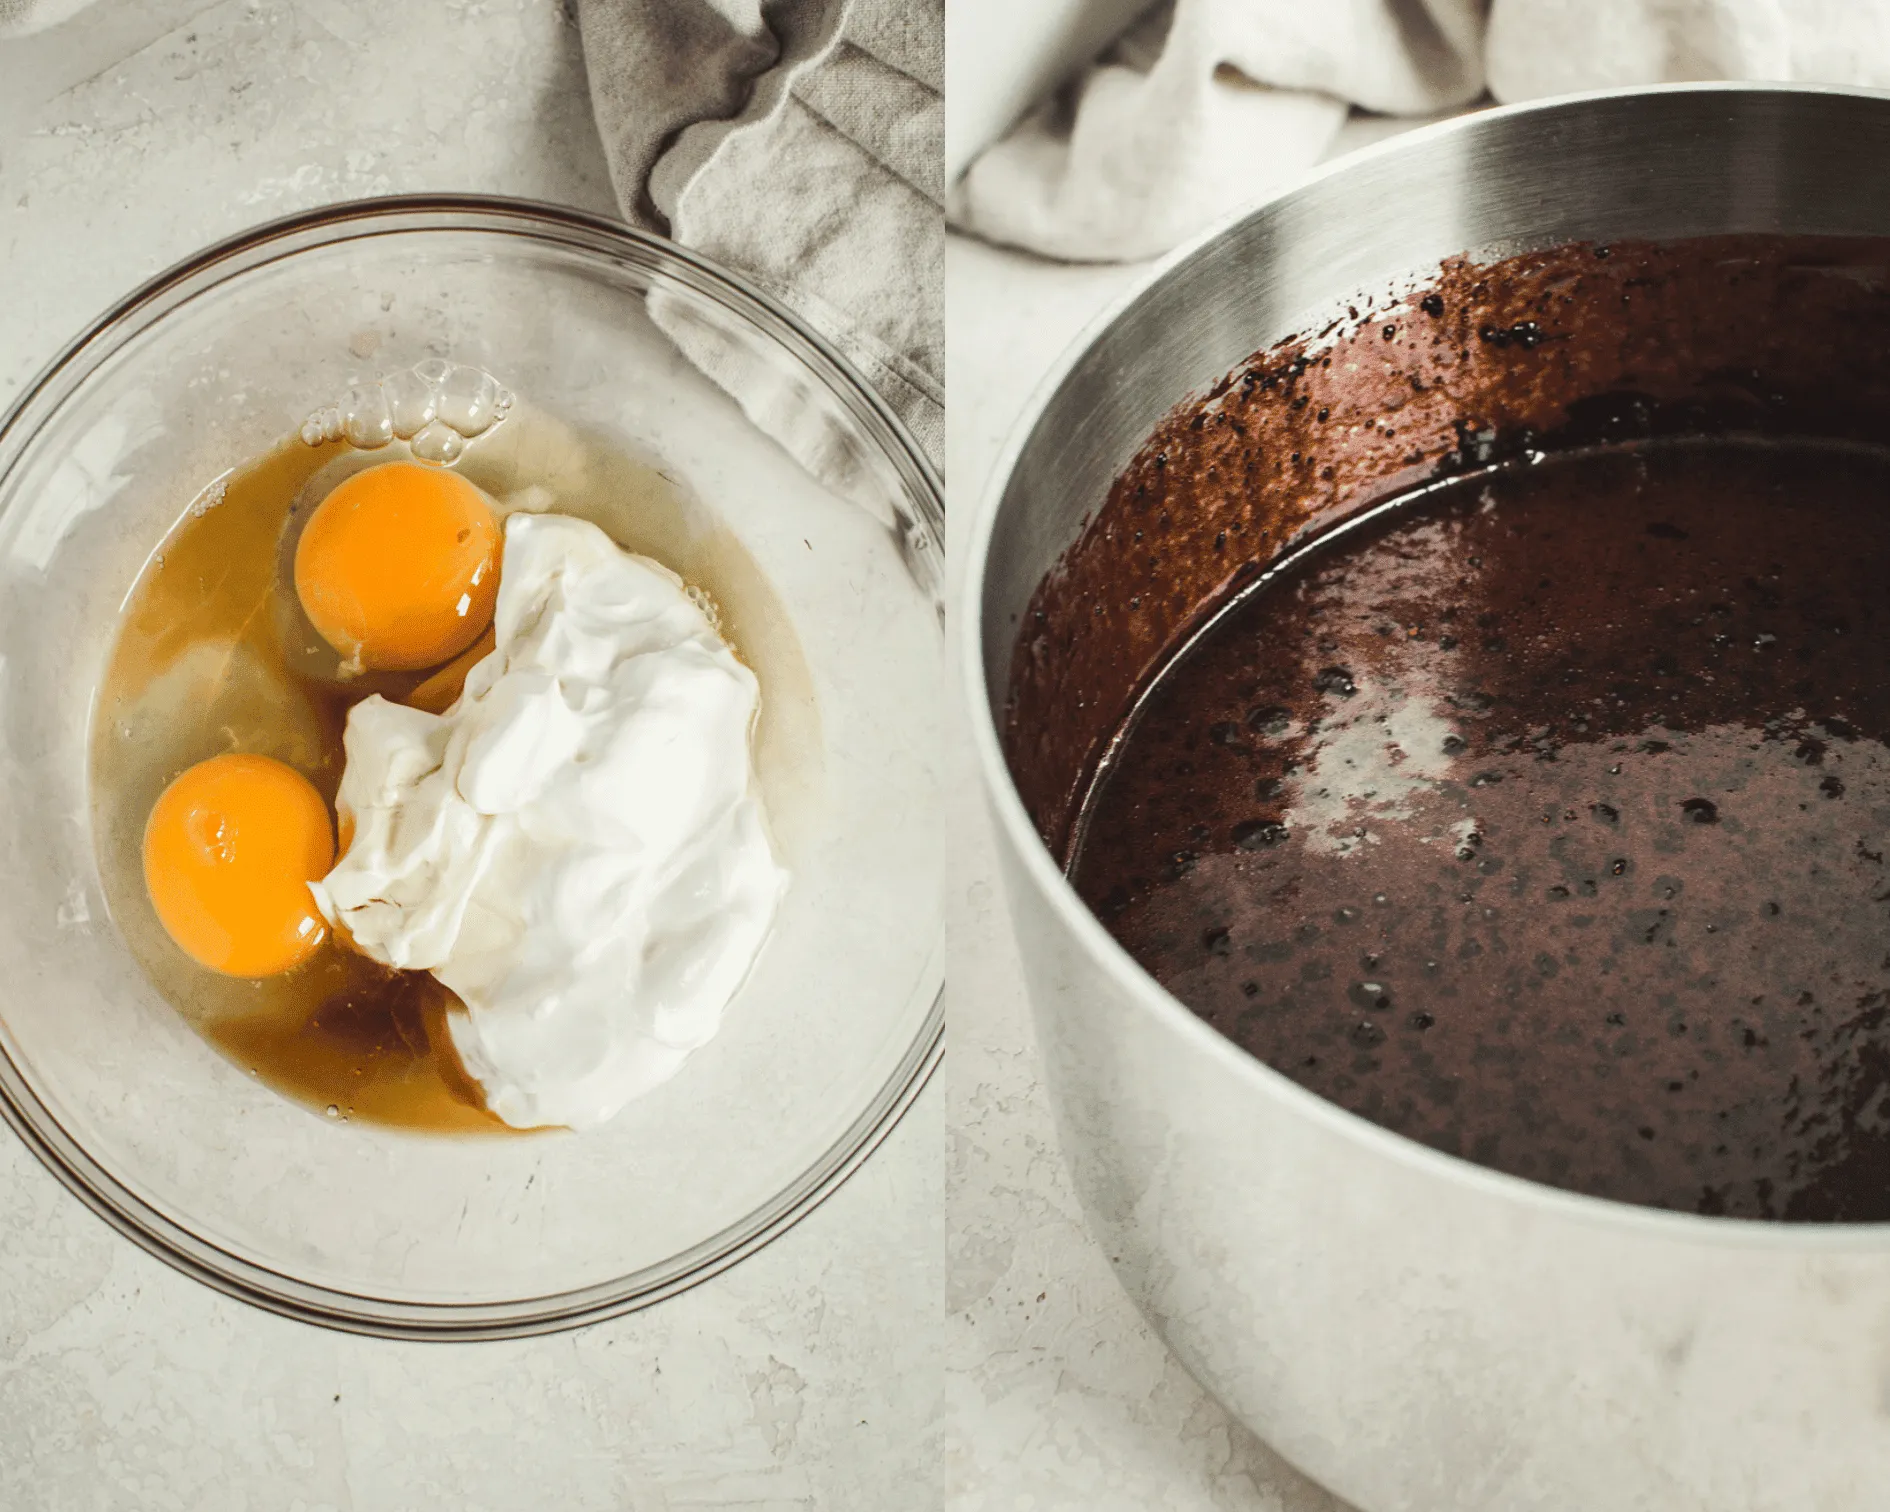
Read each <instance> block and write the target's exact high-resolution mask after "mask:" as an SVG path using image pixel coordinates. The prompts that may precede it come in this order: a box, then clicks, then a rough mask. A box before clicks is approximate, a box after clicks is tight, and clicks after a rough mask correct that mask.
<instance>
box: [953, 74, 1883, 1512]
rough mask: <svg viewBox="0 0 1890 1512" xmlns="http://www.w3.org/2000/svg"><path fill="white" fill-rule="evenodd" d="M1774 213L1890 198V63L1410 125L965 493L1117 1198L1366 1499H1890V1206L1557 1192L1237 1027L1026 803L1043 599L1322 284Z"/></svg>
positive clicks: (1308, 1442)
mask: <svg viewBox="0 0 1890 1512" xmlns="http://www.w3.org/2000/svg"><path fill="white" fill-rule="evenodd" d="M1748 231H1749V232H1768V233H1785V234H1798V233H1803V234H1807V235H1811V234H1822V235H1846V234H1862V235H1873V236H1884V235H1890V96H1886V95H1874V94H1860V93H1847V92H1839V91H1830V90H1814V89H1782V88H1757V87H1751V88H1749V87H1727V86H1709V87H1684V88H1678V89H1663V90H1654V91H1642V92H1632V93H1616V94H1608V95H1602V96H1592V97H1583V98H1579V99H1571V100H1564V101H1557V102H1551V103H1548V104H1544V105H1540V106H1529V107H1522V108H1514V109H1504V110H1493V111H1488V112H1485V113H1482V114H1479V115H1474V116H1469V117H1465V118H1462V119H1459V120H1456V121H1452V122H1449V123H1446V124H1444V125H1442V126H1438V127H1432V128H1429V129H1426V130H1422V131H1419V132H1416V133H1413V134H1412V135H1410V136H1407V137H1404V138H1401V139H1398V140H1396V141H1393V142H1390V143H1387V144H1385V145H1384V146H1382V147H1380V148H1377V149H1374V150H1372V151H1370V152H1367V153H1365V154H1363V155H1361V156H1359V157H1356V158H1353V159H1351V160H1349V161H1346V162H1344V163H1341V164H1339V165H1336V166H1335V167H1333V168H1332V169H1330V170H1328V171H1326V172H1324V173H1322V174H1320V175H1319V176H1317V177H1315V178H1313V179H1312V180H1310V181H1309V182H1307V183H1305V184H1303V185H1302V186H1301V187H1299V188H1297V189H1295V190H1293V191H1291V192H1290V193H1287V194H1285V195H1283V196H1281V197H1279V198H1277V199H1274V200H1272V201H1270V202H1269V203H1267V204H1266V205H1264V206H1262V207H1261V208H1259V209H1258V210H1256V211H1254V212H1252V213H1251V214H1249V215H1247V216H1246V217H1245V218H1243V219H1240V220H1239V221H1237V222H1235V223H1233V224H1230V225H1228V226H1225V227H1224V228H1222V229H1220V230H1218V231H1216V232H1214V233H1212V234H1210V235H1209V236H1207V237H1206V238H1204V239H1203V240H1201V241H1199V242H1197V243H1196V244H1195V245H1194V246H1193V247H1191V248H1189V249H1187V250H1185V251H1183V252H1182V253H1180V254H1178V255H1177V256H1176V257H1175V258H1173V259H1171V260H1170V261H1169V263H1168V264H1167V265H1166V266H1165V268H1164V270H1163V271H1162V273H1161V274H1160V276H1159V277H1157V278H1156V279H1155V280H1154V281H1153V282H1152V284H1150V285H1149V286H1148V287H1146V288H1144V289H1143V290H1142V291H1141V292H1139V293H1137V294H1135V295H1134V296H1132V297H1131V298H1130V299H1128V300H1127V301H1126V302H1125V303H1124V304H1122V305H1121V306H1120V307H1119V308H1118V309H1116V310H1115V311H1114V312H1113V313H1112V314H1111V315H1109V316H1108V317H1106V318H1105V319H1104V321H1102V322H1101V323H1100V324H1099V325H1098V326H1097V327H1096V328H1095V329H1094V330H1093V331H1092V332H1091V333H1090V335H1089V336H1088V338H1087V339H1086V341H1085V342H1083V343H1081V344H1080V345H1079V348H1078V349H1077V350H1075V351H1074V352H1073V353H1072V354H1070V355H1069V356H1068V357H1067V358H1066V359H1065V361H1064V363H1063V365H1062V367H1061V368H1060V370H1059V371H1058V373H1057V374H1056V375H1055V376H1053V378H1052V379H1051V380H1050V382H1049V383H1047V384H1046V386H1045V388H1044V390H1043V392H1042V394H1041V396H1040V398H1039V400H1038V402H1037V403H1036V405H1035V407H1034V410H1033V412H1032V413H1031V414H1030V415H1028V416H1027V417H1026V419H1025V420H1024V422H1023V423H1022V424H1021V426H1020V427H1019V429H1018V431H1017V432H1016V435H1015V437H1014V439H1013V441H1012V443H1011V445H1010V447H1009V449H1008V451H1007V454H1006V457H1005V459H1004V461H1003V462H1002V463H1001V464H1000V466H999V469H998V473H997V478H996V482H995V484H994V486H993V488H992V491H991V492H990V494H989V496H988V497H987V498H986V500H985V501H984V504H983V507H982V509H981V510H980V511H979V513H978V515H977V518H976V519H975V520H974V521H973V522H972V524H971V527H970V537H971V542H970V547H969V550H970V560H969V569H968V571H967V573H966V576H965V585H964V589H963V594H962V597H961V599H960V601H959V603H958V605H957V606H956V612H957V614H958V626H959V633H961V634H962V635H963V636H964V637H965V638H966V639H965V644H964V651H965V656H964V662H965V667H966V672H967V678H968V693H969V697H970V701H971V722H972V727H973V731H974V737H975V740H976V743H977V749H978V757H979V760H980V763H981V766H982V770H983V775H984V780H985V783H986V787H987V791H988V796H989V799H990V803H991V807H992V809H993V812H994V814H995V817H996V826H997V831H998V835H999V848H1000V851H1001V854H1002V856H1003V864H1004V868H1005V873H1006V883H1007V888H1008V893H1009V904H1010V908H1011V912H1012V917H1013V921H1014V925H1015V929H1016V933H1017V936H1018V940H1019V943H1020V945H1021V947H1022V953H1023V958H1024V962H1025V969H1026V972H1027V974H1028V978H1029V989H1030V994H1031V998H1032V1002H1033V1005H1034V1009H1035V1013H1036V1016H1037V1021H1038V1027H1039V1032H1040V1035H1041V1038H1042V1041H1043V1045H1044V1051H1045V1055H1046V1059H1047V1074H1048V1079H1049V1085H1050V1088H1051V1092H1052V1095H1053V1098H1054V1100H1055V1103H1056V1108H1057V1114H1058V1119H1059V1127H1060V1130H1061V1135H1062V1140H1063V1146H1064V1151H1065V1154H1066V1156H1067V1158H1068V1160H1069V1162H1070V1164H1071V1167H1072V1170H1073V1172H1074V1175H1075V1178H1076V1183H1077V1186H1078V1189H1079V1191H1080V1192H1081V1195H1082V1200H1083V1202H1084V1205H1085V1207H1086V1210H1087V1213H1088V1216H1089V1221H1090V1223H1091V1226H1092V1228H1093V1230H1094V1232H1095V1234H1096V1236H1097V1238H1098V1239H1099V1240H1100V1241H1101V1243H1102V1244H1103V1247H1104V1249H1105V1251H1106V1252H1107V1253H1108V1255H1109V1256H1110V1257H1111V1258H1112V1260H1113V1262H1114V1264H1115V1266H1116V1269H1117V1272H1118V1274H1119V1276H1120V1278H1121V1280H1122V1283H1123V1285H1124V1286H1125V1287H1126V1288H1127V1289H1128V1291H1129V1293H1130V1294H1131V1295H1132V1296H1133V1297H1134V1298H1135V1300H1136V1302H1137V1303H1138V1305H1139V1306H1140V1307H1141V1308H1142V1310H1143V1311H1144V1312H1145V1313H1146V1314H1147V1315H1148V1317H1149V1318H1150V1320H1151V1321H1152V1322H1153V1323H1154V1325H1155V1326H1156V1328H1158V1329H1159V1330H1160V1332H1161V1333H1162V1335H1163V1337H1164V1338H1166V1339H1167V1341H1168V1343H1169V1344H1170V1346H1171V1347H1172V1348H1173V1349H1174V1350H1175V1352H1176V1354H1177V1355H1178V1356H1179V1357H1180V1358H1181V1359H1182V1360H1183V1361H1184V1362H1185V1363H1186V1365H1187V1366H1188V1368H1189V1369H1190V1370H1192V1371H1193V1372H1194V1374H1195V1375H1196V1376H1198V1377H1199V1378H1200V1380H1201V1381H1202V1382H1203V1383H1204V1384H1205V1385H1206V1386H1207V1387H1208V1388H1209V1389H1211V1390H1212V1391H1213V1392H1214V1393H1215V1394H1216V1395H1217V1396H1218V1397H1220V1398H1221V1399H1222V1400H1223V1401H1224V1402H1225V1403H1226V1404H1227V1405H1228V1406H1229V1407H1230V1408H1231V1409H1232V1410H1233V1411H1234V1412H1235V1413H1236V1414H1237V1415H1238V1416H1239V1417H1240V1418H1242V1419H1243V1420H1244V1421H1245V1422H1247V1423H1248V1424H1249V1425H1250V1426H1251V1427H1252V1428H1253V1429H1254V1430H1255V1431H1256V1432H1258V1433H1259V1434H1260V1435H1261V1436H1262V1437H1264V1438H1265V1439H1267V1440H1268V1441H1269V1442H1270V1443H1271V1444H1273V1445H1274V1446H1275V1447H1276V1448H1277V1449H1278V1450H1279V1451H1280V1452H1281V1453H1283V1454H1284V1455H1286V1456H1287V1457H1288V1458H1289V1459H1291V1460H1292V1461H1293V1462H1294V1463H1295V1464H1297V1465H1299V1466H1300V1467H1301V1468H1302V1469H1304V1470H1305V1471H1307V1472H1308V1473H1309V1474H1311V1475H1312V1476H1314V1477H1316V1478H1317V1479H1318V1480H1320V1481H1321V1482H1323V1483H1324V1484H1326V1485H1327V1486H1329V1487H1331V1488H1332V1489H1333V1490H1334V1491H1336V1492H1337V1493H1339V1494H1340V1495H1342V1496H1344V1497H1346V1498H1348V1499H1349V1500H1351V1501H1352V1502H1354V1503H1356V1504H1357V1505H1358V1506H1359V1507H1360V1508H1362V1509H1365V1512H1420V1509H1423V1512H1532V1509H1548V1508H1556V1509H1560V1508H1568V1509H1580V1512H1628V1509H1640V1508H1648V1509H1658V1512H1740V1509H1761V1508H1764V1509H1774V1508H1776V1509H1779V1512H1813V1509H1826V1508H1831V1509H1835V1508H1846V1509H1848V1508H1868V1507H1878V1506H1884V1505H1890V1225H1868V1226H1813V1225H1784V1224H1764V1223H1757V1222H1748V1221H1738V1220H1728V1219H1721V1218H1707V1217H1694V1216H1690V1215H1685V1214H1679V1213H1672V1212H1662V1211H1654V1210H1651V1209H1641V1208H1634V1207H1629V1206H1624V1205H1621V1204H1616V1203H1611V1202H1606V1201H1601V1200H1597V1199H1592V1198H1586V1197H1581V1196H1576V1195H1572V1194H1570V1193H1567V1192H1563V1191H1557V1190H1552V1189H1550V1188H1547V1187H1543V1186H1538V1185H1535V1184H1532V1183H1530V1182H1527V1181H1523V1180H1520V1179H1516V1178H1512V1177H1508V1176H1504V1175H1500V1174H1496V1173H1494V1172H1491V1171H1488V1170H1485V1169H1482V1168H1480V1167H1477V1166H1475V1165H1472V1164H1469V1163H1467V1162H1464V1161H1461V1160H1458V1159H1455V1158H1452V1157H1449V1156H1446V1155H1442V1154H1438V1153H1435V1152H1433V1151H1431V1150H1429V1149H1426V1148H1422V1147H1420V1146H1418V1145H1416V1144H1414V1143H1412V1142H1410V1141H1408V1140H1405V1139H1403V1138H1401V1137H1399V1136H1397V1135H1394V1134H1391V1133H1388V1132H1386V1131H1384V1130H1382V1129H1379V1128H1377V1127H1375V1126H1373V1125H1371V1124H1369V1123H1366V1122H1365V1121H1363V1120H1361V1119H1358V1118H1355V1117H1353V1116H1352V1115H1350V1114H1348V1113H1346V1112H1343V1111H1341V1110H1340V1109H1339V1108H1337V1107H1335V1106H1333V1105H1331V1104H1329V1103H1327V1102H1324V1101H1322V1100H1321V1099H1320V1098H1318V1097H1316V1096H1314V1095H1313V1094H1311V1093H1309V1092H1306V1091H1304V1090H1302V1089H1301V1088H1299V1087H1297V1086H1295V1085H1294V1084H1293V1083H1291V1082H1290V1081H1288V1080H1286V1079H1285V1078H1284V1077H1282V1076H1280V1075H1278V1074H1276V1073H1275V1072H1273V1071H1272V1070H1270V1069H1268V1068H1267V1067H1266V1066H1264V1065H1262V1064H1261V1063H1260V1062H1258V1061H1257V1060H1255V1059H1253V1058H1251V1057H1250V1056H1248V1055H1247V1054H1246V1053H1245V1052H1243V1051H1242V1050H1240V1049H1239V1048H1237V1047H1236V1046H1235V1045H1233V1044H1232V1043H1230V1042H1229V1041H1227V1040H1225V1039H1223V1038H1221V1037H1220V1036H1219V1035H1218V1034H1216V1033H1215V1032H1214V1031H1213V1030H1211V1029H1210V1028H1208V1027H1207V1026H1206V1025H1205V1024H1203V1023H1202V1022H1201V1021H1199V1020H1198V1019H1196V1018H1195V1017H1194V1016H1193V1015H1192V1014H1191V1013H1189V1012H1188V1010H1187V1009H1186V1008H1184V1007H1183V1006H1182V1005H1181V1004H1180V1003H1179V1002H1177V1001H1176V1000H1175V999H1173V998H1172V997H1170V996H1169V995H1168V994H1167V993H1166V992H1165V991H1163V989H1162V988H1161V987H1159V986H1158V985H1156V983H1155V982H1154V981H1153V980H1152V979H1151V978H1150V977H1149V976H1148V975H1147V974H1146V973H1144V972H1143V971H1142V970H1141V969H1140V968H1139V967H1138V966H1137V965H1136V964H1135V962H1134V961H1132V960H1131V959H1130V958H1129V956H1128V955H1127V954H1126V953H1124V951H1123V950H1122V949H1121V948H1120V947H1119V946H1118V945H1117V944H1116V943H1115V942H1114V940H1113V939H1111V937H1110V936H1109V935H1108V934H1107V933H1106V932H1105V931H1104V929H1103V927H1102V926H1101V925H1100V924H1099V923H1098V922H1097V921H1096V919H1095V918H1094V917H1092V916H1091V914H1090V913H1089V912H1088V910H1087V909H1086V908H1085V907H1084V905H1083V904H1082V902H1081V901H1080V900H1079V899H1078V897H1077V895H1076V893H1075V892H1074V890H1073V889H1072V888H1071V887H1070V885H1069V883H1068V882H1067V881H1066V880H1065V878H1064V876H1063V875H1062V873H1061V871H1060V869H1059V867H1058V865H1057V863H1056V861H1055V860H1054V859H1053V858H1052V856H1051V854H1050V852H1049V851H1048V850H1047V849H1046V847H1045V846H1044V844H1043V843H1042V841H1041V840H1040V839H1039V838H1038V835H1037V832H1036V830H1035V828H1034V827H1033V825H1032V823H1031V820H1030V817H1029V815H1028V814H1027V813H1026V812H1025V809H1024V806H1023V804H1022V802H1021V801H1020V799H1019V797H1018V793H1017V790H1016V788H1015V786H1014V784H1013V782H1012V778H1011V774H1010V771H1009V769H1008V767H1007V765H1006V760H1005V756H1004V751H1003V747H1002V744H1001V741H1000V737H999V720H1000V718H1001V716H1002V708H1003V701H1004V697H1005V689H1006V682H1007V679H1008V675H1009V670H1010V665H1011V657H1012V653H1013V648H1014V645H1015V643H1016V638H1017V633H1018V625H1019V621H1020V617H1021V616H1022V615H1023V613H1024V610H1025V606H1026V604H1027V603H1028V601H1029V600H1030V597H1031V594H1032V592H1033V591H1034V590H1035V588H1036V587H1037V585H1038V583H1039V581H1040V580H1041V579H1042V578H1043V576H1044V574H1045V573H1046V572H1047V571H1048V570H1049V569H1050V568H1051V567H1052V565H1053V564H1054V563H1055V562H1056V560H1057V559H1058V557H1059V555H1060V554H1061V553H1062V552H1063V551H1064V550H1065V549H1066V548H1067V547H1068V546H1069V545H1070V544H1071V542H1072V541H1074V540H1075V539H1076V537H1077V535H1078V533H1079V530H1080V527H1081V525H1082V522H1083V521H1084V519H1085V517H1086V516H1089V515H1091V514H1093V512H1094V511H1095V510H1096V509H1097V508H1098V506H1100V504H1101V503H1102V501H1103V499H1104V497H1105V495H1106V494H1107V492H1108V489H1109V485H1110V482H1111V480H1112V479H1113V478H1114V477H1115V475H1116V474H1117V473H1118V471H1119V470H1120V469H1121V468H1122V466H1123V465H1124V463H1125V462H1127V460H1128V459H1129V457H1130V456H1131V455H1132V454H1133V453H1134V451H1135V450H1136V448H1137V447H1138V446H1139V445H1140V444H1141V443H1142V441H1143V440H1144V439H1145V438H1146V437H1147V435H1148V434H1149V432H1150V431H1151V430H1152V429H1153V428H1154V426H1155V425H1156V423H1157V422H1158V421H1159V420H1160V419H1161V418H1162V417H1163V416H1164V415H1165V414H1166V413H1167V412H1168V411H1169V410H1170V409H1171V408H1172V407H1173V406H1174V405H1175V404H1176V403H1177V402H1178V401H1180V400H1182V399H1184V398H1186V397H1187V396H1188V395H1190V394H1191V393H1196V392H1199V391H1201V390H1203V389H1204V388H1205V387H1206V386H1207V385H1208V384H1210V383H1211V382H1212V381H1213V380H1215V379H1216V378H1218V377H1219V376H1221V375H1222V374H1224V373H1226V372H1227V371H1228V370H1229V369H1230V368H1232V367H1233V366H1234V365H1235V364H1236V363H1238V362H1240V361H1241V360H1243V359H1244V358H1245V357H1247V356H1248V355H1249V354H1250V353H1252V352H1254V351H1256V350H1257V349H1260V348H1263V347H1265V346H1268V345H1269V344H1271V343H1273V342H1275V341H1277V340H1279V339H1280V338H1281V337H1283V336H1284V335H1286V334H1287V333H1289V332H1291V331H1294V330H1299V329H1305V327H1304V326H1303V325H1301V324H1300V322H1301V321H1302V320H1303V319H1304V318H1305V317H1306V315H1307V313H1308V312H1312V311H1319V310H1323V309H1328V308H1330V307H1331V306H1332V305H1333V303H1334V301H1340V302H1342V301H1343V299H1344V297H1345V296H1346V295H1347V293H1348V292H1349V291H1352V290H1355V289H1360V288H1365V287H1368V286H1378V287H1383V286H1384V285H1385V284H1386V283H1387V281H1389V280H1395V279H1397V278H1398V277H1400V276H1402V275H1406V274H1409V273H1411V272H1413V271H1414V270H1415V271H1420V272H1421V271H1422V270H1424V269H1426V268H1431V269H1434V268H1435V267H1436V265H1437V264H1438V262H1439V261H1440V260H1441V259H1444V258H1447V257H1450V256H1452V255H1454V254H1459V253H1466V252H1467V253H1472V254H1476V253H1490V252H1510V251H1515V250H1519V249H1523V248H1530V247H1543V246H1553V245H1557V244H1560V243H1564V242H1572V241H1588V240H1597V241H1609V240H1622V239H1629V238H1654V239H1666V238H1683V237H1692V236H1700V235H1707V234H1713V233H1722V232H1748ZM1885 507H1886V508H1890V500H1886V501H1885ZM1885 1180H1886V1181H1890V1171H1886V1172H1885Z"/></svg>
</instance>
